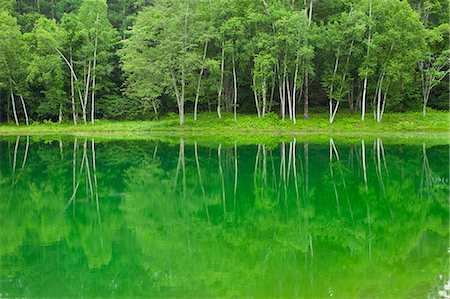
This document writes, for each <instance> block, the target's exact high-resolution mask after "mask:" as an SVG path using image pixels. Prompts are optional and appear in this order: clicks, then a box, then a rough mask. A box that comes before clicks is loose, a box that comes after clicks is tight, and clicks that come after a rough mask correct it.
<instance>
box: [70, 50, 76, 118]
mask: <svg viewBox="0 0 450 299" xmlns="http://www.w3.org/2000/svg"><path fill="white" fill-rule="evenodd" d="M70 69H73V57H72V46H70ZM73 81H74V80H73V74H72V72H70V97H71V101H72V118H73V124H74V125H75V126H76V125H77V113H76V110H75V89H74V86H73Z"/></svg>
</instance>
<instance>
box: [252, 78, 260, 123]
mask: <svg viewBox="0 0 450 299" xmlns="http://www.w3.org/2000/svg"><path fill="white" fill-rule="evenodd" d="M253 96H254V98H255V106H256V112H257V113H258V117H261V110H260V107H259V99H258V92H257V90H256V82H255V77H254V76H253Z"/></svg>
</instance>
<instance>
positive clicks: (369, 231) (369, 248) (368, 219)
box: [366, 201, 372, 259]
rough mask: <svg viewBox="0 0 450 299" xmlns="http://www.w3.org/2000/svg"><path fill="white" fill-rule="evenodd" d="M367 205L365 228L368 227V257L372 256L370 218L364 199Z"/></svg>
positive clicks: (368, 207) (368, 208)
mask: <svg viewBox="0 0 450 299" xmlns="http://www.w3.org/2000/svg"><path fill="white" fill-rule="evenodd" d="M366 206H367V229H368V246H367V247H368V251H369V259H370V258H371V257H372V219H371V217H370V206H369V201H366Z"/></svg>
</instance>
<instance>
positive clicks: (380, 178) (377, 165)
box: [374, 138, 386, 195]
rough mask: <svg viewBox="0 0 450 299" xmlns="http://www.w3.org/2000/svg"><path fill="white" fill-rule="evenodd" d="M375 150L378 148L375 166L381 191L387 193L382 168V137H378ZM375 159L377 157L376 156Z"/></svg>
mask: <svg viewBox="0 0 450 299" xmlns="http://www.w3.org/2000/svg"><path fill="white" fill-rule="evenodd" d="M374 147H375V150H376V162H375V168H376V173H377V178H378V181H379V183H380V185H381V191H382V192H383V195H386V190H385V187H384V181H383V173H382V169H381V144H380V138H377V140H376V141H375V144H374ZM374 160H375V157H374Z"/></svg>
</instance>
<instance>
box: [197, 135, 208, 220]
mask: <svg viewBox="0 0 450 299" xmlns="http://www.w3.org/2000/svg"><path fill="white" fill-rule="evenodd" d="M194 154H195V164H196V165H197V175H198V181H199V183H200V189H201V190H202V197H203V200H204V201H205V213H206V218H207V219H208V223H209V221H210V219H209V210H208V202H207V201H206V192H205V187H203V180H202V174H201V172H200V162H199V160H198V151H197V142H195V143H194Z"/></svg>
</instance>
